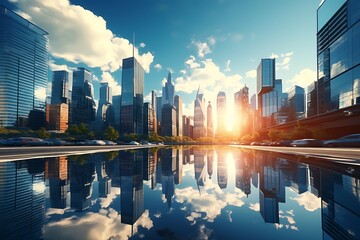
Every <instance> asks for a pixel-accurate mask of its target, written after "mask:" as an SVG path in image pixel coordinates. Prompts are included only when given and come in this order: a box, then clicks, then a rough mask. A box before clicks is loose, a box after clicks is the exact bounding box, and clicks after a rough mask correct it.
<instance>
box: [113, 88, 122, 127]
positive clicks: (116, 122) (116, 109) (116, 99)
mask: <svg viewBox="0 0 360 240" xmlns="http://www.w3.org/2000/svg"><path fill="white" fill-rule="evenodd" d="M120 106H121V95H115V96H113V97H112V110H113V114H114V118H113V126H114V128H115V129H116V130H118V131H119V130H120Z"/></svg>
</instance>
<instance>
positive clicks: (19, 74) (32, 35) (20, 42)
mask: <svg viewBox="0 0 360 240" xmlns="http://www.w3.org/2000/svg"><path fill="white" fill-rule="evenodd" d="M47 34H48V33H47V32H45V31H44V30H42V29H41V28H39V27H38V26H36V25H35V24H33V23H31V22H29V21H27V20H25V19H24V18H22V17H21V16H19V15H17V14H16V13H14V12H13V11H11V10H10V9H7V8H5V7H3V6H1V5H0V36H1V41H0V89H1V91H0V106H1V108H0V126H2V127H12V126H22V125H23V126H24V125H26V122H27V119H28V116H29V113H30V111H31V110H39V111H42V112H43V113H44V114H43V115H44V116H45V100H46V87H47V79H48V38H47Z"/></svg>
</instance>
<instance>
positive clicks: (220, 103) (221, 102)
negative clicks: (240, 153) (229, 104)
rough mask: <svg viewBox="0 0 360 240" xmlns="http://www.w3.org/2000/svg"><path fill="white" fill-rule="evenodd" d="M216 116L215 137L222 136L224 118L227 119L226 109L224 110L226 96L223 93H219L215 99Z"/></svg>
mask: <svg viewBox="0 0 360 240" xmlns="http://www.w3.org/2000/svg"><path fill="white" fill-rule="evenodd" d="M216 107H217V108H216V111H217V112H216V116H217V127H216V135H221V134H224V132H225V131H226V120H227V119H226V118H227V109H226V94H225V92H219V93H218V95H217V98H216Z"/></svg>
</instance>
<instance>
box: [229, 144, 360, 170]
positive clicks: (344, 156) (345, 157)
mask: <svg viewBox="0 0 360 240" xmlns="http://www.w3.org/2000/svg"><path fill="white" fill-rule="evenodd" d="M232 146H234V147H240V148H245V149H253V150H260V151H269V152H277V153H285V154H294V155H300V156H304V157H308V158H309V157H317V158H324V159H328V160H331V161H334V162H338V163H346V164H352V165H359V166H360V148H315V147H269V146H245V145H241V146H239V145H232Z"/></svg>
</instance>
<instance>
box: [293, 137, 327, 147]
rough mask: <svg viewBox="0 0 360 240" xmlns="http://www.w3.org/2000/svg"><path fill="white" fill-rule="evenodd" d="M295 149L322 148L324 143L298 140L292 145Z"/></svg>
mask: <svg viewBox="0 0 360 240" xmlns="http://www.w3.org/2000/svg"><path fill="white" fill-rule="evenodd" d="M290 145H291V146H293V147H321V146H322V142H321V141H320V140H319V139H312V138H308V139H298V140H294V141H292V142H291V143H290Z"/></svg>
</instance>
